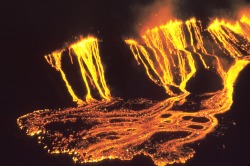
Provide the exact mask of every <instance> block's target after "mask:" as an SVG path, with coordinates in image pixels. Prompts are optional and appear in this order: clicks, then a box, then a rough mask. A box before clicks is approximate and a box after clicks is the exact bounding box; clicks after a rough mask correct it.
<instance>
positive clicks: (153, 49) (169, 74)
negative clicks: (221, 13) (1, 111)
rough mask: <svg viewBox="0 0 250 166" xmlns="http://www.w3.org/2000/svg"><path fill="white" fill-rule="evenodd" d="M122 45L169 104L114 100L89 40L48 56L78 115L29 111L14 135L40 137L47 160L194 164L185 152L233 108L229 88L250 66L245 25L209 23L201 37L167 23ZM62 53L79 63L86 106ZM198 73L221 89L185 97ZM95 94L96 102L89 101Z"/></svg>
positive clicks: (189, 25) (195, 25)
mask: <svg viewBox="0 0 250 166" xmlns="http://www.w3.org/2000/svg"><path fill="white" fill-rule="evenodd" d="M125 42H126V43H127V44H128V45H129V47H130V49H131V51H132V54H133V55H134V58H135V59H136V61H137V62H138V64H142V65H143V67H144V68H145V70H146V73H147V75H148V77H149V78H150V79H151V80H152V81H153V82H155V83H156V84H157V85H159V86H162V87H164V88H165V90H166V93H168V94H169V95H170V96H171V97H169V98H167V99H165V100H163V101H152V100H148V99H131V100H128V101H124V100H122V99H120V98H115V97H112V96H111V94H110V90H109V89H108V86H107V85H106V81H105V76H104V70H103V67H102V63H101V59H100V55H99V50H98V40H97V39H95V38H93V37H88V38H83V39H81V40H80V41H79V42H77V43H75V44H72V45H70V46H69V47H68V48H65V49H63V50H59V51H55V52H53V53H52V54H50V55H47V56H46V60H47V62H48V63H49V64H50V65H51V66H52V67H54V68H55V69H56V70H57V71H59V72H60V74H61V76H62V78H63V80H64V82H65V84H66V87H67V89H68V91H69V93H70V95H71V96H72V98H73V101H75V102H77V103H78V107H77V108H67V109H63V110H38V111H34V112H32V113H29V114H27V115H24V116H21V117H19V118H18V120H17V123H18V125H19V127H20V128H21V129H23V130H26V132H27V134H28V135H30V136H34V135H38V141H39V143H42V144H43V145H44V148H45V149H47V150H48V152H49V153H51V154H59V153H67V154H70V155H71V156H72V158H73V160H74V161H75V162H80V163H85V162H98V161H101V160H104V159H115V158H118V159H120V160H131V159H132V158H133V157H134V156H136V155H139V154H143V155H145V156H149V157H151V159H152V160H153V162H154V163H155V164H156V165H167V164H173V163H185V162H186V161H187V160H188V159H190V158H192V157H193V156H194V154H195V151H194V149H192V148H190V147H189V145H190V144H192V143H194V142H196V141H198V140H201V139H203V138H204V137H205V136H206V135H207V134H209V133H211V132H212V131H213V130H214V129H215V127H216V126H217V124H218V120H217V119H216V117H215V115H216V114H221V113H224V112H226V111H228V110H229V109H230V107H231V105H232V104H233V86H234V82H235V80H236V79H237V76H238V75H239V73H240V71H241V70H242V69H243V68H244V67H245V66H247V65H248V64H249V57H250V56H249V55H250V49H249V48H250V45H249V42H250V19H249V18H248V17H246V16H243V17H242V18H241V19H240V20H239V21H235V22H234V23H232V22H229V21H226V20H219V19H215V20H214V21H213V22H212V23H211V24H210V25H209V26H208V27H206V29H203V28H202V26H201V22H200V21H197V20H196V19H195V18H192V19H190V20H187V21H185V22H183V21H180V20H176V21H169V22H168V23H167V24H165V25H162V26H158V27H155V28H153V29H149V30H147V31H146V32H145V34H143V35H142V36H141V38H140V39H137V40H134V39H128V40H126V41H125ZM66 50H69V51H68V52H69V53H68V54H69V56H70V57H71V59H72V56H75V57H76V59H77V62H78V65H79V68H80V70H81V74H82V75H81V76H82V78H83V81H84V83H85V86H86V93H87V94H86V99H85V101H86V102H85V101H84V100H83V99H80V98H79V97H77V95H76V94H75V92H74V90H73V88H72V86H71V85H70V83H69V81H68V80H67V76H66V74H65V72H64V70H63V68H62V65H61V63H62V56H63V55H64V54H63V52H67V51H66ZM72 63H73V60H72ZM200 68H204V69H205V70H210V71H212V72H214V73H216V74H217V75H218V76H219V77H220V78H221V84H222V88H221V89H220V90H218V91H212V92H208V93H204V94H200V95H193V94H192V93H191V92H189V91H188V90H187V88H186V86H187V83H188V81H189V80H190V79H191V78H192V77H193V76H195V74H196V73H197V70H199V69H200ZM200 86H202V85H200ZM93 88H95V89H97V91H98V93H99V96H100V97H101V98H102V100H101V101H100V100H97V99H94V97H93V95H92V93H91V91H92V90H93Z"/></svg>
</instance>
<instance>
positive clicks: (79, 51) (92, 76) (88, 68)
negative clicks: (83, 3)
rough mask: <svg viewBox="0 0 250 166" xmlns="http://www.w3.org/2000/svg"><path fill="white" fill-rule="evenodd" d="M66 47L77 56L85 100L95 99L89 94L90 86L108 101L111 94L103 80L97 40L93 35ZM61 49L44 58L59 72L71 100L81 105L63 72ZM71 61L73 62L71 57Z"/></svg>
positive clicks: (82, 102)
mask: <svg viewBox="0 0 250 166" xmlns="http://www.w3.org/2000/svg"><path fill="white" fill-rule="evenodd" d="M68 49H69V51H70V52H73V54H74V55H75V56H76V57H77V61H78V64H79V67H80V70H81V75H82V79H83V81H84V83H85V86H86V90H87V94H86V101H87V102H91V101H95V99H94V98H93V96H92V94H91V86H92V87H95V88H96V89H97V90H98V92H99V94H100V96H101V98H102V99H104V100H108V101H109V100H110V99H111V95H110V90H109V88H108V86H107V84H106V81H105V76H104V70H103V66H102V63H101V58H100V55H99V48H98V40H97V39H96V38H94V37H87V38H81V40H80V41H78V42H76V43H74V44H72V45H70V46H69V48H68ZM63 51H64V49H63V50H59V51H55V52H53V53H52V54H49V55H47V56H45V59H46V60H47V62H48V63H49V64H50V65H51V66H52V67H53V68H55V69H56V70H57V71H59V72H60V73H61V75H62V78H63V80H64V82H65V84H66V87H67V89H68V91H69V93H70V95H71V96H72V98H73V101H74V102H77V104H78V105H82V104H84V101H82V100H81V99H79V98H78V97H77V96H76V94H75V92H74V90H73V89H72V87H71V85H70V84H69V82H68V80H67V78H66V74H65V72H64V71H63V69H62V55H63ZM70 56H71V53H70ZM71 62H72V63H73V60H72V57H71Z"/></svg>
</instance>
